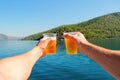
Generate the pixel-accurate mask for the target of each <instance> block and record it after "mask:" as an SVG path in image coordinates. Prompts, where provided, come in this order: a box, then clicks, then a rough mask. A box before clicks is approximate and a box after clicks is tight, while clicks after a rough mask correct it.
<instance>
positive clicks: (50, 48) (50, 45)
mask: <svg viewBox="0 0 120 80" xmlns="http://www.w3.org/2000/svg"><path fill="white" fill-rule="evenodd" d="M43 37H44V38H51V39H52V40H51V41H50V42H49V43H48V45H47V46H46V48H45V50H44V52H45V53H46V54H55V53H56V34H55V33H45V34H43Z"/></svg>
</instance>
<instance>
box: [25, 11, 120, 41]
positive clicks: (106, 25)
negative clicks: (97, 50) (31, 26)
mask: <svg viewBox="0 0 120 80" xmlns="http://www.w3.org/2000/svg"><path fill="white" fill-rule="evenodd" d="M75 31H80V32H82V33H84V34H85V36H86V38H88V39H96V38H117V37H120V12H115V13H111V14H107V15H103V16H99V17H96V18H93V19H90V20H88V21H85V22H81V23H76V24H69V25H61V26H58V27H56V28H53V29H50V30H48V31H44V32H40V33H36V34H33V35H30V36H27V37H25V38H24V40H38V39H40V38H41V37H42V34H43V33H57V37H58V39H61V38H62V34H63V32H75Z"/></svg>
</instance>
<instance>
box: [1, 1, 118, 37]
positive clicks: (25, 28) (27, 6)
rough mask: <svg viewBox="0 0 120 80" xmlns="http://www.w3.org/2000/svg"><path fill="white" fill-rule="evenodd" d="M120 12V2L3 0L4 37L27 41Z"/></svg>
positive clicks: (2, 21) (2, 29)
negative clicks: (34, 35)
mask: <svg viewBox="0 0 120 80" xmlns="http://www.w3.org/2000/svg"><path fill="white" fill-rule="evenodd" d="M113 12H120V0H0V33H3V34H6V35H10V36H17V37H18V36H19V37H25V36H28V35H31V34H35V33H38V32H42V31H45V30H49V29H52V28H55V27H58V26H60V25H66V24H74V23H79V22H83V21H86V20H89V19H92V18H94V17H97V16H102V15H105V14H109V13H113Z"/></svg>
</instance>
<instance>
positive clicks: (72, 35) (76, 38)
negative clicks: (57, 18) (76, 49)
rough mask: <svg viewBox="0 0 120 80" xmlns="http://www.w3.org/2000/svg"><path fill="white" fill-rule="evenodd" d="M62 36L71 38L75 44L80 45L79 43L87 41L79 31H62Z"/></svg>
mask: <svg viewBox="0 0 120 80" xmlns="http://www.w3.org/2000/svg"><path fill="white" fill-rule="evenodd" d="M63 37H64V38H69V39H71V40H73V41H74V42H75V43H76V44H77V46H80V44H81V43H88V41H87V40H86V38H85V37H84V35H83V34H82V33H80V32H70V33H64V34H63Z"/></svg>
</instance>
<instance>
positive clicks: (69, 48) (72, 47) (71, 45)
mask: <svg viewBox="0 0 120 80" xmlns="http://www.w3.org/2000/svg"><path fill="white" fill-rule="evenodd" d="M64 34H71V35H77V34H76V33H75V32H67V33H66V32H65V33H64ZM65 46H66V53H67V54H77V51H78V49H77V45H76V44H75V42H74V41H73V40H72V39H69V38H65Z"/></svg>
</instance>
